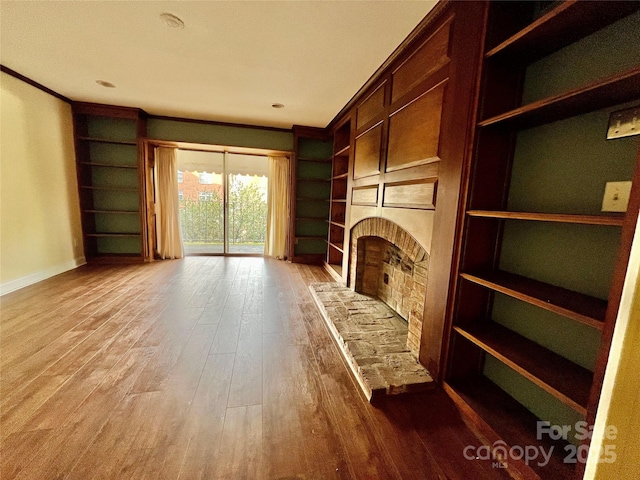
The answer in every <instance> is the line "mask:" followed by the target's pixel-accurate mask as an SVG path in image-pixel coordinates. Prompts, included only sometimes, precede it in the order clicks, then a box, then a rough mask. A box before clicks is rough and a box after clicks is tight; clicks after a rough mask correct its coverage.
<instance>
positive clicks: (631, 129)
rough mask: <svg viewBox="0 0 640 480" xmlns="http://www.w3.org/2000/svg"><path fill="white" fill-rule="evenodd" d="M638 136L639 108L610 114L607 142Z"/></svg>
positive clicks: (639, 125)
mask: <svg viewBox="0 0 640 480" xmlns="http://www.w3.org/2000/svg"><path fill="white" fill-rule="evenodd" d="M631 135H640V107H632V108H627V109H626V110H618V111H617V112H612V113H611V115H610V117H609V128H608V130H607V140H612V139H614V138H621V137H630V136H631Z"/></svg>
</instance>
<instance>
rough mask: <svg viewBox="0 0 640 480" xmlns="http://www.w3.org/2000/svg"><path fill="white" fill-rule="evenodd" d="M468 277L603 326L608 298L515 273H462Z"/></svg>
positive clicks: (537, 304) (571, 316)
mask: <svg viewBox="0 0 640 480" xmlns="http://www.w3.org/2000/svg"><path fill="white" fill-rule="evenodd" d="M460 276H461V277H462V278H464V279H465V280H468V281H470V282H473V283H476V284H478V285H482V286H483V287H487V288H490V289H492V290H495V291H496V292H500V293H503V294H505V295H508V296H510V297H513V298H517V299H518V300H521V301H523V302H527V303H530V304H532V305H535V306H537V307H540V308H543V309H545V310H549V311H550V312H553V313H557V314H558V315H562V316H564V317H567V318H571V319H572V320H575V321H577V322H580V323H584V324H586V325H589V326H591V327H593V328H596V329H599V330H602V327H603V321H604V317H605V312H606V310H607V302H606V301H604V300H600V299H598V298H594V297H591V296H589V295H584V294H582V293H578V292H574V291H572V290H568V289H566V288H561V287H557V286H554V285H550V284H548V283H544V282H539V281H537V280H532V279H530V278H527V277H523V276H521V275H516V274H513V273H509V272H505V271H501V270H492V271H483V272H478V273H473V274H471V273H461V274H460Z"/></svg>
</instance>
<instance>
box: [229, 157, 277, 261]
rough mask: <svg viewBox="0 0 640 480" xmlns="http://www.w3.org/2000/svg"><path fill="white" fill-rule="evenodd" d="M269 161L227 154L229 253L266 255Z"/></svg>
mask: <svg viewBox="0 0 640 480" xmlns="http://www.w3.org/2000/svg"><path fill="white" fill-rule="evenodd" d="M268 168H269V164H268V159H267V157H264V156H258V155H239V154H232V153H228V154H227V162H226V179H227V252H228V253H247V254H260V255H262V254H264V240H265V235H266V232H267V187H268V180H267V178H268V177H267V175H268Z"/></svg>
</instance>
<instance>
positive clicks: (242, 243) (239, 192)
mask: <svg viewBox="0 0 640 480" xmlns="http://www.w3.org/2000/svg"><path fill="white" fill-rule="evenodd" d="M267 173H268V159H267V157H265V156H258V155H239V154H230V153H223V152H207V151H196V150H184V149H179V150H178V192H179V193H178V195H179V198H180V226H181V229H182V238H183V241H184V247H185V253H186V254H187V255H198V254H200V255H207V254H209V255H212V254H213V255H215V254H227V253H231V254H259V255H262V254H263V252H264V240H265V233H266V220H267V185H268V181H267Z"/></svg>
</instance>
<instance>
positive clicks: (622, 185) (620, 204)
mask: <svg viewBox="0 0 640 480" xmlns="http://www.w3.org/2000/svg"><path fill="white" fill-rule="evenodd" d="M630 194H631V182H607V183H606V184H605V186H604V196H603V197H602V211H603V212H626V211H627V205H629V195H630Z"/></svg>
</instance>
